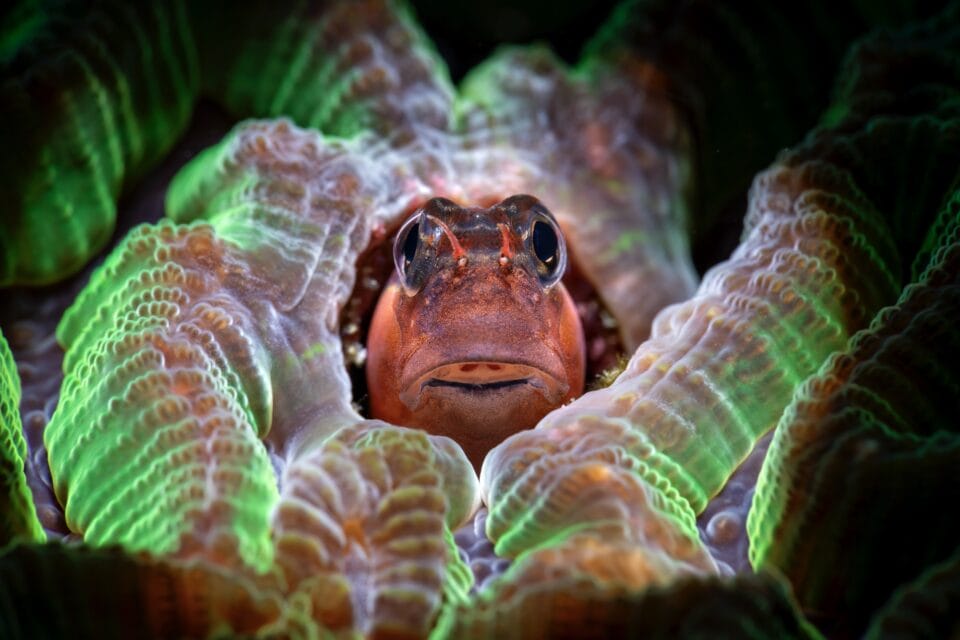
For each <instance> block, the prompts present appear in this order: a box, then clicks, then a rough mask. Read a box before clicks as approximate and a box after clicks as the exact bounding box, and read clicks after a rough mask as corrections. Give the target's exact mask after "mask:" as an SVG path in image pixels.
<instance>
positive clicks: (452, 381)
mask: <svg viewBox="0 0 960 640" xmlns="http://www.w3.org/2000/svg"><path fill="white" fill-rule="evenodd" d="M531 390H533V391H534V392H536V393H538V394H540V395H542V396H543V397H544V398H545V399H546V400H547V401H548V402H551V403H557V402H559V401H560V400H561V399H562V398H563V397H564V396H565V395H566V393H567V391H568V390H569V385H568V384H566V383H565V382H562V381H561V380H559V379H558V378H557V377H556V376H554V375H552V374H550V373H549V372H547V371H545V370H543V369H541V368H540V367H537V366H534V365H530V364H526V363H515V362H501V361H490V360H483V361H467V362H453V363H445V364H441V365H439V366H436V367H434V368H432V369H430V370H429V371H427V372H425V373H423V374H422V375H420V376H417V378H416V379H415V380H414V381H413V382H411V383H410V384H408V385H407V386H406V388H404V389H403V390H402V391H401V392H400V400H401V401H402V402H403V403H404V404H405V405H407V407H408V408H409V409H410V410H411V411H412V410H415V409H416V408H417V407H418V406H419V405H420V402H421V400H422V399H423V397H424V395H427V394H429V392H430V391H439V392H441V393H455V394H462V395H466V396H473V397H477V398H482V397H487V396H489V397H490V398H491V399H496V398H498V397H501V396H507V395H510V394H513V393H516V392H520V393H529V392H530V391H531Z"/></svg>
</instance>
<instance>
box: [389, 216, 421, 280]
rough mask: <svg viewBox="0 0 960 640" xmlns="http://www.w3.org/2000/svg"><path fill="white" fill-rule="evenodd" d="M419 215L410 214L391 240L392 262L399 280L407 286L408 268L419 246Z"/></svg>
mask: <svg viewBox="0 0 960 640" xmlns="http://www.w3.org/2000/svg"><path fill="white" fill-rule="evenodd" d="M420 217H421V214H420V213H417V214H415V215H413V216H410V219H409V220H407V221H406V222H404V223H403V226H402V227H400V231H398V232H397V239H396V240H394V242H393V263H394V266H395V267H396V269H397V275H398V276H400V280H401V282H403V283H404V285H405V286H408V287H409V286H410V285H411V283H410V282H409V278H408V270H409V268H410V265H411V264H413V261H414V259H415V258H416V257H417V250H418V249H419V248H420Z"/></svg>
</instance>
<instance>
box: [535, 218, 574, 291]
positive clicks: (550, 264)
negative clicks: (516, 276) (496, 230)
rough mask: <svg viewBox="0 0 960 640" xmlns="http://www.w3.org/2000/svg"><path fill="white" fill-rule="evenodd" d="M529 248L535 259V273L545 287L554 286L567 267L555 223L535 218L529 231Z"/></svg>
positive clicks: (563, 247) (559, 234)
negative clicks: (536, 262) (536, 263)
mask: <svg viewBox="0 0 960 640" xmlns="http://www.w3.org/2000/svg"><path fill="white" fill-rule="evenodd" d="M530 246H531V248H532V249H533V253H534V255H535V256H536V257H537V261H538V263H539V264H538V265H537V273H538V275H539V276H540V282H541V283H542V284H543V286H545V287H549V286H552V285H554V284H556V283H557V282H558V281H559V280H560V278H561V277H562V276H563V272H564V270H565V269H566V266H567V253H566V245H565V244H564V241H563V236H562V235H561V232H560V229H559V228H558V227H557V225H556V223H555V222H553V221H552V220H549V219H547V218H537V219H536V220H534V222H533V227H532V228H531V230H530Z"/></svg>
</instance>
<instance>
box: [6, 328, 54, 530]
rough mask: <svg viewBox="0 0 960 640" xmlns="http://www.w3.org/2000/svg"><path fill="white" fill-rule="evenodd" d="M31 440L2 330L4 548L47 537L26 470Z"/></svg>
mask: <svg viewBox="0 0 960 640" xmlns="http://www.w3.org/2000/svg"><path fill="white" fill-rule="evenodd" d="M26 457H27V443H26V441H25V440H24V439H23V429H22V426H21V424H20V377H19V376H18V375H17V366H16V364H15V363H14V361H13V354H12V353H11V352H10V346H9V345H8V344H7V340H6V338H5V337H4V335H3V333H2V332H0V514H2V515H0V548H2V547H5V546H7V545H8V544H10V543H11V542H15V541H32V542H39V541H42V540H44V539H46V534H45V533H44V531H43V527H42V526H41V525H40V520H39V519H38V518H37V512H36V509H35V508H34V506H33V496H32V495H31V493H30V487H29V486H28V485H27V477H26V475H25V473H24V468H25V465H26Z"/></svg>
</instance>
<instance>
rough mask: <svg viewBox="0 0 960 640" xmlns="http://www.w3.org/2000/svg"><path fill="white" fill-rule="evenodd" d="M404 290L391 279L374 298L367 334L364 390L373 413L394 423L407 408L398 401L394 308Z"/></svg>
mask: <svg viewBox="0 0 960 640" xmlns="http://www.w3.org/2000/svg"><path fill="white" fill-rule="evenodd" d="M403 295H404V294H403V291H402V289H401V287H400V285H399V284H398V283H397V282H391V283H390V284H389V285H387V288H386V289H384V291H383V293H382V294H381V295H380V299H379V300H378V301H377V306H376V308H375V309H374V312H373V318H372V319H371V320H370V331H369V333H368V335H367V371H366V375H367V390H368V393H369V394H370V413H371V415H372V417H374V418H378V419H380V420H385V421H387V422H391V423H393V424H404V423H405V422H407V421H408V419H409V415H410V412H409V409H407V407H406V406H404V404H403V403H402V402H401V401H400V386H399V385H400V369H401V366H402V365H401V363H402V360H403V358H402V356H403V354H402V349H403V342H402V336H401V332H400V324H399V322H398V319H397V308H398V305H400V304H401V303H402V298H403Z"/></svg>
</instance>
